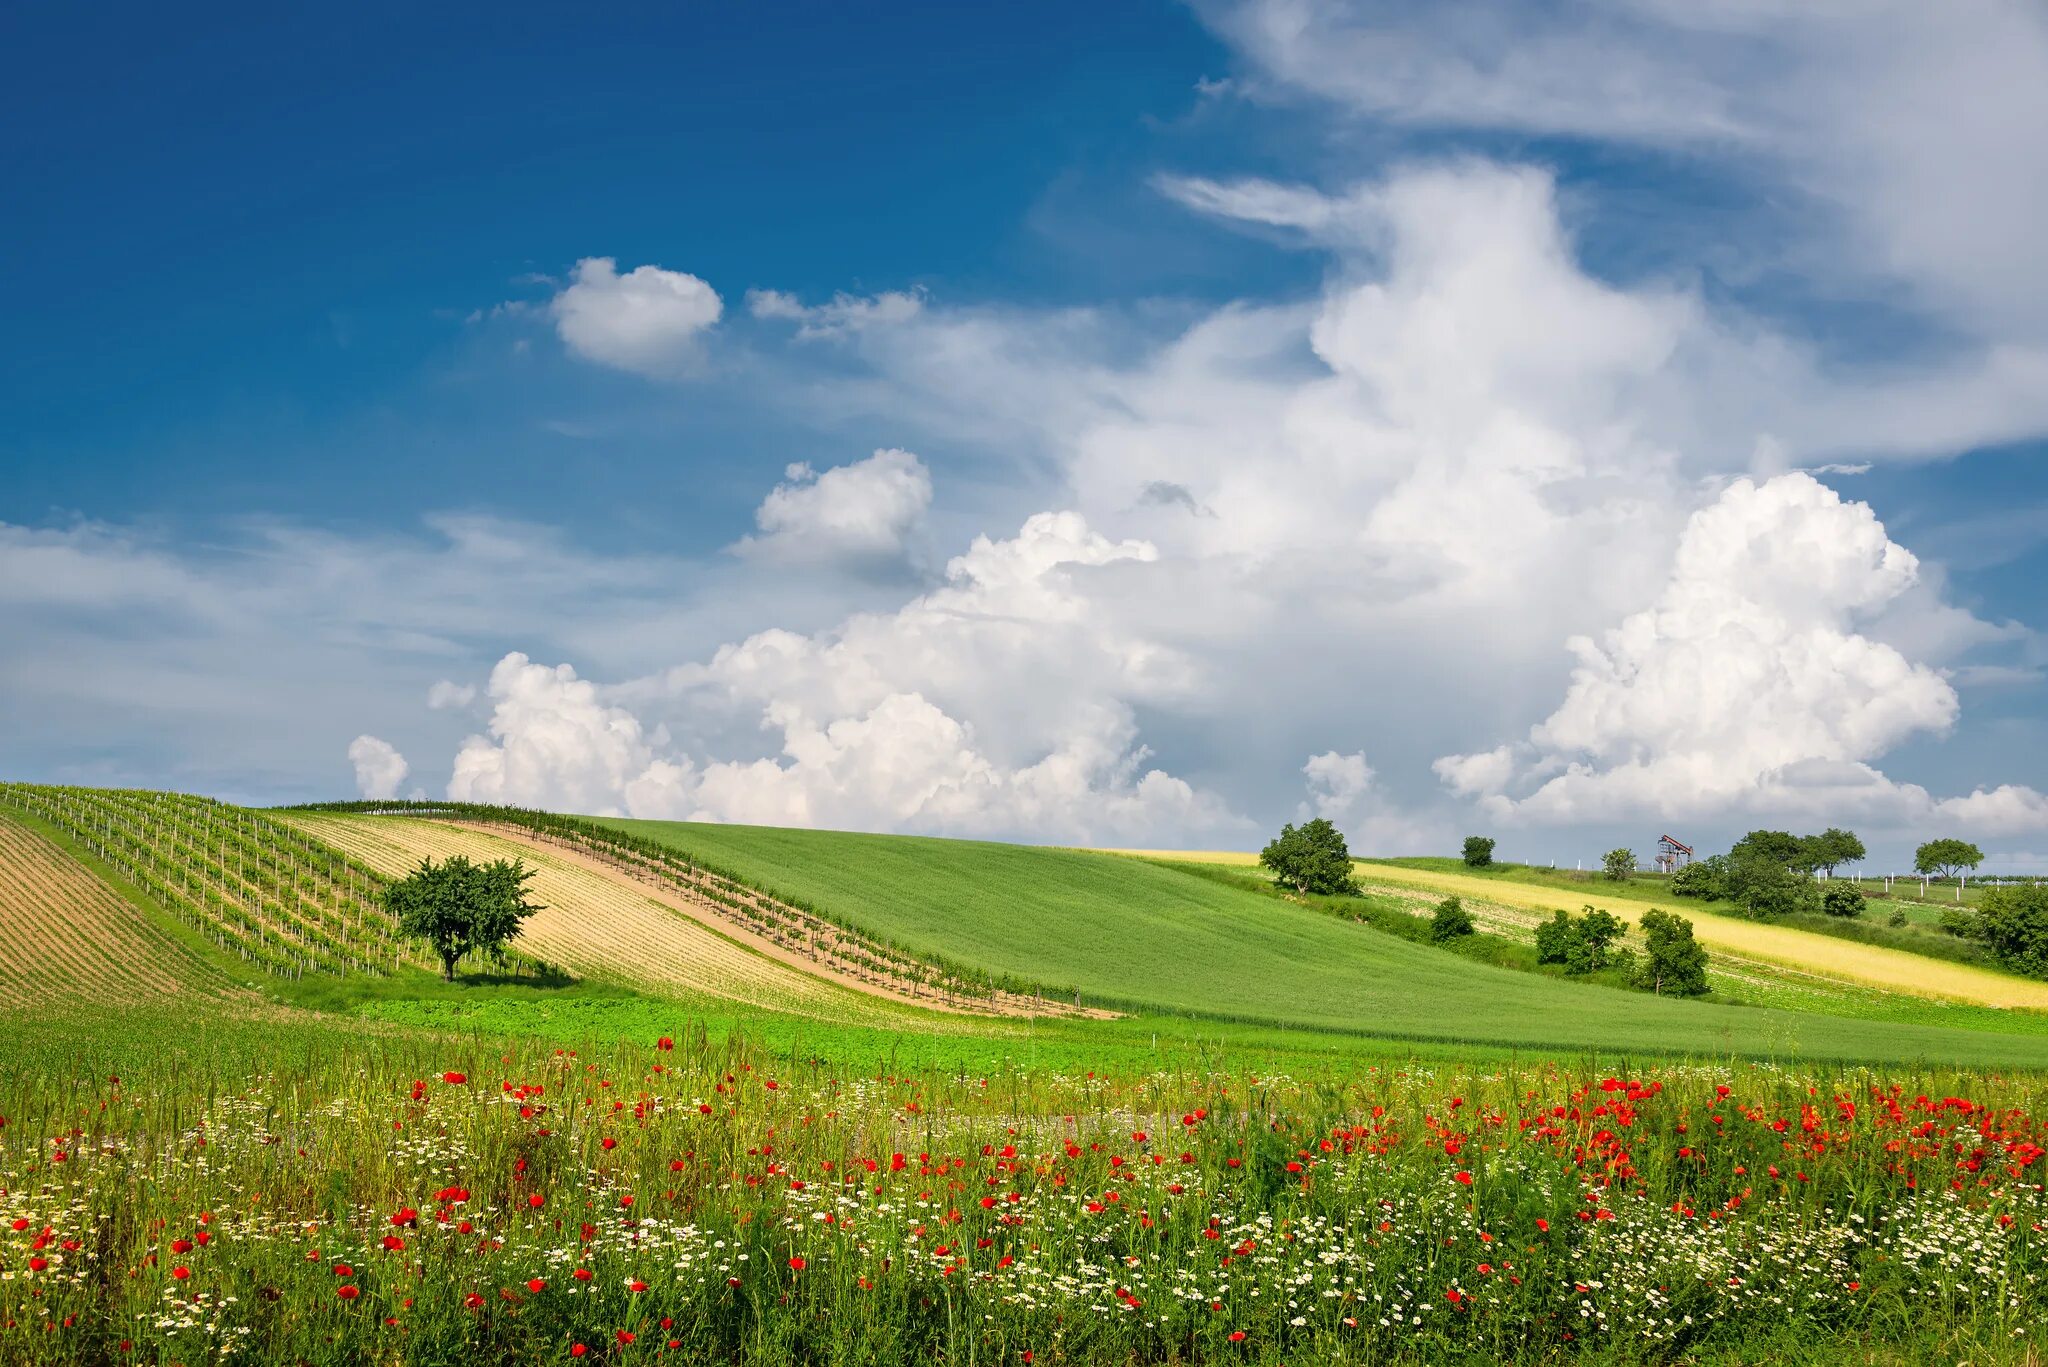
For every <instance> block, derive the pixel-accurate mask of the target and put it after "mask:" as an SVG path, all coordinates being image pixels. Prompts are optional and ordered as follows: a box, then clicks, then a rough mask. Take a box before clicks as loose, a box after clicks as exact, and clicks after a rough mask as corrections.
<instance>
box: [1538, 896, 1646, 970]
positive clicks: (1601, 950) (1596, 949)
mask: <svg viewBox="0 0 2048 1367" xmlns="http://www.w3.org/2000/svg"><path fill="white" fill-rule="evenodd" d="M1624 929H1625V927H1624V926H1623V925H1622V923H1621V918H1620V917H1618V916H1615V915H1613V914H1612V913H1610V912H1605V911H1601V910H1599V909H1597V908H1595V907H1587V908H1586V910H1585V914H1584V915H1582V916H1573V915H1572V914H1571V913H1570V912H1568V911H1563V910H1560V911H1559V912H1558V913H1557V914H1556V915H1555V916H1552V917H1551V918H1550V919H1549V920H1548V921H1545V922H1544V923H1543V924H1542V925H1540V926H1538V927H1536V961H1537V962H1538V963H1545V964H1563V965H1564V971H1565V972H1567V973H1571V974H1579V973H1595V972H1598V971H1599V970H1601V969H1603V968H1605V967H1607V965H1608V964H1609V963H1610V962H1611V961H1612V958H1613V954H1612V952H1611V949H1610V947H1611V946H1612V945H1613V943H1614V942H1615V941H1616V940H1617V939H1619V938H1620V937H1621V933H1622V931H1623V930H1624Z"/></svg>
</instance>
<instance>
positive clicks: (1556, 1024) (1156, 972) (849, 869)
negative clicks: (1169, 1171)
mask: <svg viewBox="0 0 2048 1367" xmlns="http://www.w3.org/2000/svg"><path fill="white" fill-rule="evenodd" d="M611 824H614V825H616V826H617V827H619V828H620V829H624V830H631V831H634V832H637V833H639V834H641V835H644V836H650V837H653V838H656V839H659V840H662V841H665V842H668V843H671V844H673V845H674V846H675V847H676V848H678V849H680V850H683V851H684V852H686V853H689V854H691V855H694V856H697V857H701V858H705V859H709V860H714V861H716V862H717V863H719V864H721V865H723V866H724V867H727V868H730V869H733V870H735V871H737V872H739V873H741V874H742V875H744V876H746V877H747V878H749V879H752V880H754V881H755V882H757V883H759V884H761V885H762V886H764V887H767V888H770V889H772V890H774V891H776V892H780V893H784V894H788V895H792V896H796V897H800V898H803V899H805V900H807V901H809V902H813V903H816V904H818V905H820V906H825V907H829V908H831V909H832V910H833V911H834V912H835V913H836V914H838V915H841V916H844V917H846V918H848V919H850V920H852V921H854V922H855V923H857V924H859V925H861V926H862V927H863V928H864V929H866V930H868V931H870V932H871V933H873V934H876V935H879V936H883V937H885V938H888V939H890V940H893V941H895V942H897V943H900V944H903V945H905V946H907V947H909V948H911V949H913V950H922V951H928V952H932V953H935V954H941V955H944V956H946V957H948V958H950V959H953V960H955V961H958V962H961V963H964V964H968V965H971V966H974V967H978V968H982V969H985V970H988V971H990V972H1013V973H1018V974H1022V975H1026V976H1033V977H1038V978H1042V979H1046V980H1053V981H1066V982H1072V983H1074V984H1075V985H1076V986H1077V987H1079V988H1080V989H1081V990H1082V991H1083V992H1084V993H1086V994H1087V995H1088V996H1089V997H1090V998H1091V999H1093V1000H1097V1001H1100V1002H1104V1003H1109V1004H1116V1005H1121V1006H1124V1007H1126V1008H1130V1009H1136V1010H1139V1011H1142V1012H1144V1013H1146V1014H1153V1015H1180V1016H1187V1017H1196V1018H1202V1019H1206V1020H1210V1021H1218V1022H1222V1021H1237V1022H1242V1023H1247V1024H1265V1025H1278V1026H1288V1027H1297V1028H1304V1029H1314V1030H1326V1031H1336V1032H1342V1033H1347V1034H1354V1035H1357V1036H1361V1037H1371V1038H1377V1039H1385V1040H1414V1041H1463V1042H1476V1043H1488V1044H1493V1045H1497V1046H1504V1047H1512V1048H1522V1049H1539V1050H1543V1049H1547V1050H1571V1049H1583V1048H1596V1047H1605V1048H1627V1049H1640V1050H1653V1051H1664V1052H1704V1053H1728V1052H1742V1053H1748V1054H1768V1055H1775V1056H1786V1055H1796V1056H1805V1057H1825V1058H1839V1059H1892V1060H1908V1059H1941V1060H1945V1061H1953V1062H1963V1061H1976V1062H1983V1063H2006V1064H2024V1065H2029V1066H2041V1065H2043V1064H2048V1041H2044V1040H2042V1039H2039V1038H2009V1037H2005V1036H2001V1035H1996V1034H1990V1033H1986V1032H1982V1031H1962V1030H1949V1029H1941V1028H1933V1027H1924V1026H1915V1025H1908V1024H1901V1023H1896V1022H1880V1021H1851V1020H1847V1019H1841V1018H1835V1017H1829V1016H1822V1015H1812V1014H1805V1013H1799V1012H1789V1011H1773V1010H1762V1009H1757V1008H1747V1007H1734V1006H1720V1005H1712V1004H1701V1003H1687V1002H1676V1001H1671V1000H1668V999H1660V998H1656V997H1650V996H1645V995H1643V994H1641V993H1635V992H1627V991H1620V990H1614V989H1610V988H1604V987H1599V986H1593V985H1588V984H1583V983H1576V982H1562V981H1557V980H1553V979H1550V978H1546V977H1542V976H1538V975H1533V974H1528V973H1521V972H1516V971H1513V970H1512V969H1508V968H1502V967H1497V966H1494V965H1490V964H1485V963H1477V962H1473V961H1471V960H1469V959H1464V958H1460V957H1457V956H1455V955H1452V954H1448V953H1445V952H1443V951H1441V950H1438V949H1435V948H1432V947H1429V946H1426V945H1419V944H1414V943H1411V942H1409V941H1406V940H1403V939H1400V938H1397V937H1395V936H1392V935H1388V934H1384V933H1381V932H1379V931H1375V930H1373V929H1371V928H1369V927H1368V926H1364V925H1358V924H1348V923H1345V922H1343V921H1340V920H1338V919H1336V918H1334V917H1331V916H1329V915H1327V914H1325V913H1323V912H1320V911H1318V910H1316V909H1314V908H1312V907H1305V906H1296V905H1292V904H1289V903H1285V902H1278V901H1275V900H1273V899H1271V898H1268V897H1264V896H1261V895H1260V894H1258V893H1256V892H1253V891H1249V890H1246V889H1241V888H1236V887H1232V886H1229V885H1228V884H1225V883H1220V882H1218V881H1216V880H1214V879H1211V878H1205V877H1201V876H1197V875H1195V874H1191V873H1188V872H1184V871H1181V870H1178V869H1175V868H1171V867H1167V866H1163V865H1160V864H1157V863H1151V862H1147V861H1143V860H1137V859H1130V858H1126V857H1122V856H1117V855H1108V854H1093V853H1086V852H1079V851H1071V850H1054V849H1044V848H1037V847H1030V846H1017V845H999V844H991V843H986V842H977V841H953V840H934V839H924V838H917V837H900V836H873V835H859V834H850V833H845V832H831V831H795V830H783V829H778V828H768V827H748V826H722V825H703V824H694V823H680V822H649V821H624V820H621V821H617V822H614V823H611Z"/></svg>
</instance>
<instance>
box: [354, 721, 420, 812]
mask: <svg viewBox="0 0 2048 1367" xmlns="http://www.w3.org/2000/svg"><path fill="white" fill-rule="evenodd" d="M348 760H349V763H350V764H353V765H354V766H355V770H356V791H358V792H359V793H361V794H362V795H363V796H364V797H396V796H398V785H399V784H401V783H403V782H405V776H406V775H407V774H409V773H411V772H412V766H411V765H409V764H407V763H406V762H405V756H404V755H401V754H399V753H398V751H397V750H395V749H393V748H392V746H391V745H390V743H389V742H387V741H382V740H379V739H377V737H375V736H357V737H356V738H355V739H354V740H352V741H350V742H349V746H348Z"/></svg>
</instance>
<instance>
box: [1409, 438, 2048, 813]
mask: <svg viewBox="0 0 2048 1367" xmlns="http://www.w3.org/2000/svg"><path fill="white" fill-rule="evenodd" d="M1918 574H1919V564H1918V561H1917V560H1915V558H1914V557H1913V555H1912V554H1911V552H1909V551H1907V550H1906V549H1905V548H1904V547H1902V546H1899V545H1898V544H1897V543H1895V542H1893V541H1892V540H1891V539H1890V538H1889V537H1888V536H1886V534H1885V530H1884V528H1883V526H1882V525H1881V524H1880V523H1879V522H1878V520H1877V518H1876V516H1875V515H1874V514H1873V513H1872V512H1871V510H1870V509H1869V507H1867V506H1866V505H1864V504H1861V503H1850V502H1845V501H1843V500H1842V499H1841V498H1840V497H1839V496H1838V495H1837V494H1836V493H1835V492H1834V491H1833V490H1832V489H1829V488H1828V487H1827V486H1825V485H1823V484H1821V483H1819V482H1818V481H1817V480H1815V479H1814V478H1813V477H1812V476H1810V475H1807V474H1803V473H1795V474H1788V475H1781V476H1778V477H1777V478H1775V479H1771V480H1768V481H1766V482H1763V483H1756V482H1754V481H1751V480H1748V479H1739V480H1736V481H1735V482H1733V483H1732V484H1730V485H1729V486H1728V487H1727V488H1726V489H1725V490H1724V491H1723V492H1722V494H1721V496H1720V497H1719V498H1718V499H1717V500H1716V501H1715V502H1714V503H1713V504H1711V505H1709V506H1708V507H1706V508H1703V509H1701V510H1700V511H1699V512H1697V513H1695V514H1694V515H1693V517H1692V519H1691V521H1690V522H1689V523H1688V524H1687V525H1686V528H1685V531H1684V533H1683V534H1682V536H1681V537H1680V539H1679V544H1678V551H1677V555H1676V558H1675V561H1674V563H1673V567H1672V570H1671V574H1670V577H1669V579H1668V580H1667V582H1666V584H1665V586H1664V588H1663V591H1662V593H1661V594H1660V595H1659V597H1658V599H1657V601H1656V602H1655V603H1654V604H1652V605H1651V606H1650V607H1648V608H1645V609H1644V610H1642V611H1641V612H1637V613H1634V614H1631V615H1630V616H1629V617H1627V618H1626V619H1624V620H1623V621H1622V622H1621V623H1620V624H1619V625H1618V626H1616V627H1614V628H1612V629H1610V630H1608V631H1606V632H1604V633H1602V634H1601V636H1600V637H1599V638H1598V639H1595V638H1592V637H1577V638H1574V639H1573V640H1572V641H1571V642H1570V643H1569V644H1570V647H1571V650H1572V652H1573V653H1574V654H1575V655H1576V656H1577V657H1578V661H1579V663H1578V666H1577V667H1576V668H1575V669H1574V670H1573V672H1572V679H1571V684H1570V687H1569V689H1568V690H1567V691H1566V694H1565V697H1564V700H1563V702H1562V703H1561V704H1560V705H1559V706H1558V708H1557V710H1556V711H1554V712H1553V713H1551V715H1550V716H1549V717H1548V718H1547V719H1546V720H1544V721H1543V722H1541V723H1539V724H1538V725H1536V726H1535V727H1534V728H1533V729H1532V730H1531V731H1530V733H1529V739H1528V742H1527V745H1526V747H1525V754H1524V756H1523V757H1521V760H1520V762H1519V763H1518V762H1517V758H1516V757H1515V756H1514V755H1513V753H1512V752H1510V751H1508V750H1506V749H1505V748H1500V749H1495V750H1491V751H1485V752H1481V753H1479V754H1474V755H1454V756H1449V757H1446V758H1444V759H1441V760H1439V761H1438V762H1437V772H1438V775H1439V776H1440V777H1441V778H1442V779H1443V781H1444V782H1445V784H1446V785H1447V786H1449V787H1450V788H1451V789H1452V791H1454V792H1457V793H1459V794H1461V795H1479V796H1481V797H1482V798H1483V799H1484V802H1485V805H1486V806H1487V808H1488V809H1489V810H1490V811H1491V812H1492V813H1494V814H1495V815H1497V816H1499V817H1502V818H1503V819H1521V820H1527V821H1537V822H1559V823H1563V822H1586V821H1596V820H1602V819H1617V818H1622V817H1626V816H1627V815H1630V814H1633V813H1651V812H1654V813H1659V814H1663V815H1671V816H1698V815H1701V814H1715V813H1721V812H1726V811H1731V810H1732V811H1740V812H1776V811H1786V812H1795V813H1800V814H1804V815H1830V814H1834V815H1838V816H1839V815H1843V814H1847V813H1856V812H1861V813H1865V814H1870V815H1875V816H1878V817H1879V818H1880V819H1885V818H1889V819H1892V820H1895V821H1901V822H1903V821H1905V820H1908V819H1911V817H1912V816H1913V815H1914V814H1917V813H1926V812H1929V811H1933V812H1938V813H1939V814H1941V815H1942V816H1945V817H1948V818H1950V819H1952V820H1954V821H1957V822H1960V823H1963V824H1965V825H1969V826H1971V827H1972V828H1973V829H1982V830H1987V831H2009V830H2016V829H2024V828H2025V827H2026V824H2027V823H2028V822H2030V821H2036V822H2038V821H2040V820H2042V819H2043V818H2044V816H2048V802H2044V800H2043V799H2042V798H2041V795H2040V794H2038V793H2034V792H2032V790H2030V789H2020V788H2001V789H1999V790H1996V791H1995V792H1988V793H1987V792H1980V793H1976V794H1973V795H1971V796H1970V797H1967V798H1953V799H1946V800H1941V801H1936V800H1934V799H1931V798H1929V797H1928V795H1927V794H1926V793H1925V791H1924V790H1921V789H1919V788H1917V787H1914V786H1911V785H1899V784H1894V783H1892V782H1891V781H1890V780H1889V779H1887V778H1886V777H1885V776H1884V775H1883V774H1882V773H1881V772H1879V771H1878V770H1877V769H1875V768H1873V767H1872V765H1871V763H1870V762H1871V761H1872V760H1875V759H1877V758H1878V757H1880V756H1882V755H1884V754H1885V753H1886V752H1888V751H1890V750H1891V749H1893V748H1894V747H1896V746H1897V745H1898V744H1899V743H1900V742H1901V741H1903V740H1905V739H1906V738H1907V737H1909V736H1911V735H1913V734H1915V733H1919V732H1931V733H1937V734H1938V733H1942V732H1945V731H1946V730H1947V729H1948V728H1949V727H1950V726H1951V725H1952V724H1953V723H1954V721H1955V719H1956V716H1957V713H1958V711H1959V702H1958V699H1957V696H1956V692H1955V690H1954V688H1953V687H1952V686H1951V685H1950V684H1949V682H1948V681H1947V680H1946V679H1945V678H1943V677H1942V675H1941V674H1940V673H1938V672H1937V671H1935V670H1934V669H1931V668H1929V667H1928V666H1926V665H1924V664H1919V663H1915V662H1914V661H1912V660H1909V659H1907V658H1906V656H1905V655H1903V654H1902V653H1900V651H1899V650H1897V649H1896V648H1894V647H1893V646H1891V645H1888V644H1885V643H1883V642H1881V641H1879V640H1875V639H1872V637H1871V636H1869V635H1866V634H1863V632H1862V631H1861V630H1859V628H1860V627H1862V626H1863V625H1864V624H1865V623H1866V622H1869V621H1871V620H1872V619H1875V618H1877V617H1878V616H1879V615H1880V614H1882V613H1883V612H1884V611H1885V610H1886V609H1887V608H1889V607H1891V606H1892V605H1894V604H1895V603H1897V602H1898V601H1899V600H1900V599H1901V598H1902V597H1903V596H1904V595H1905V594H1906V592H1907V590H1908V589H1910V588H1911V587H1912V586H1913V584H1914V582H1915V580H1916V579H1917V577H1918ZM1523 775H1526V776H1527V777H1528V778H1530V779H1531V780H1532V781H1533V782H1534V786H1533V790H1532V791H1528V792H1526V793H1525V794H1523V795H1520V796H1516V795H1514V793H1513V791H1512V785H1513V784H1514V782H1515V780H1516V778H1517V777H1518V776H1523ZM1546 775H1547V777H1546Z"/></svg>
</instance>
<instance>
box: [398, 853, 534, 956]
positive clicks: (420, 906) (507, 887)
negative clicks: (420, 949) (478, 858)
mask: <svg viewBox="0 0 2048 1367" xmlns="http://www.w3.org/2000/svg"><path fill="white" fill-rule="evenodd" d="M538 872H539V870H538V869H529V868H527V867H526V864H525V862H524V861H523V860H516V859H514V860H506V859H499V860H494V861H493V862H491V863H489V864H472V863H471V862H470V861H469V860H468V859H467V858H466V857H465V856H463V855H459V854H457V855H451V856H449V857H448V858H447V859H445V860H443V861H442V862H441V863H439V864H436V863H435V862H434V861H433V860H431V859H422V860H421V861H420V866H419V867H418V868H416V869H414V870H413V871H412V872H411V873H409V874H407V875H406V876H405V877H404V878H401V879H399V880H398V881H397V882H396V883H393V884H392V885H391V886H389V887H387V888H386V889H384V907H385V909H386V910H387V911H389V912H390V913H391V915H392V916H393V917H394V918H395V919H396V920H397V922H398V929H399V931H400V933H401V934H405V935H410V936H413V937H414V938H416V939H421V940H425V941H426V942H427V943H428V944H430V945H432V946H433V947H434V952H435V953H436V954H438V955H440V956H441V976H442V977H443V978H445V979H447V980H448V981H449V982H454V981H455V965H456V963H457V962H459V961H460V960H461V959H462V958H463V957H464V956H465V955H467V954H470V953H472V952H478V951H480V952H482V953H484V954H486V955H488V956H489V957H490V958H491V960H492V962H494V963H500V964H502V963H503V962H505V946H506V944H507V943H508V942H510V940H511V939H512V937H513V936H515V935H517V934H518V933H519V923H520V922H521V921H523V920H525V919H526V918H527V917H529V916H531V915H533V913H535V912H536V911H540V910H542V907H541V905H540V904H539V903H538V902H533V901H530V900H528V898H527V895H526V882H527V880H528V879H530V878H532V877H533V876H534V875H535V874H536V873H538Z"/></svg>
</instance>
